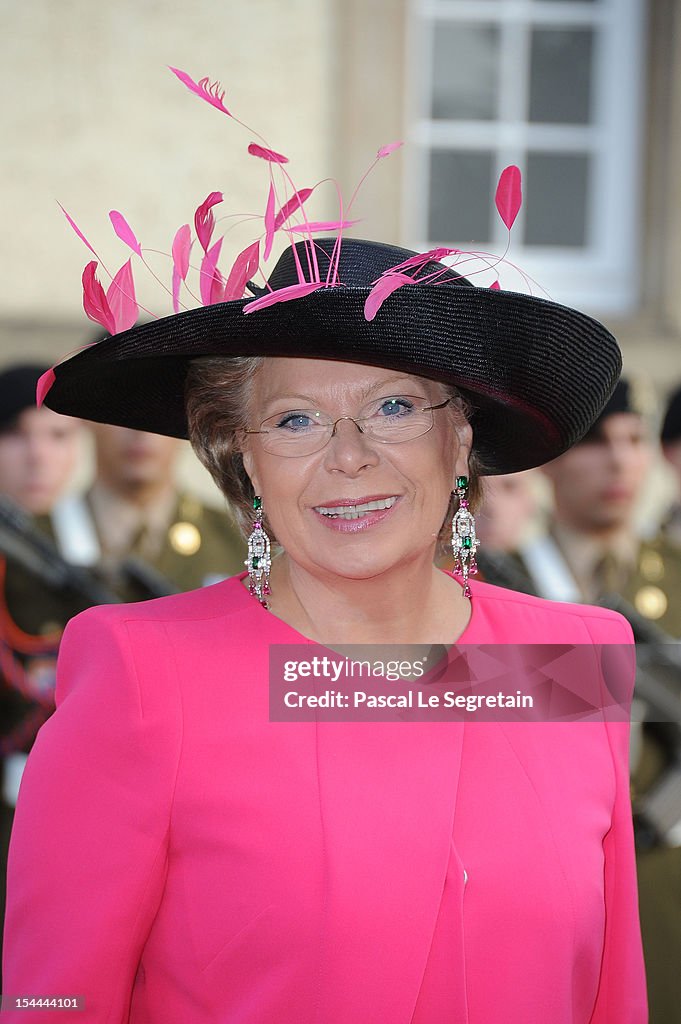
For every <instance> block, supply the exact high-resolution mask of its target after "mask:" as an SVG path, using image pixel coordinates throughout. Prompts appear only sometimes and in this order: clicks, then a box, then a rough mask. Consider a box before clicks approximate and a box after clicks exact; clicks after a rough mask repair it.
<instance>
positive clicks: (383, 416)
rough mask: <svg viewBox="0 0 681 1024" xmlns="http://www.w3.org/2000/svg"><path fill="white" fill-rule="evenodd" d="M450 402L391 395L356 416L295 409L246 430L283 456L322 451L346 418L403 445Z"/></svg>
mask: <svg viewBox="0 0 681 1024" xmlns="http://www.w3.org/2000/svg"><path fill="white" fill-rule="evenodd" d="M450 401H451V399H449V398H446V399H445V401H444V402H440V404H439V405H428V403H427V401H426V400H425V399H423V398H417V397H415V396H414V395H391V396H390V397H389V398H380V399H378V400H377V401H375V402H372V403H371V404H370V405H368V406H366V407H365V408H364V409H363V410H362V412H361V414H360V415H359V416H357V417H354V416H340V417H339V418H338V419H337V420H333V419H332V418H331V417H330V416H329V415H328V414H327V413H325V412H322V411H321V410H319V409H317V410H313V409H292V410H290V411H288V412H280V413H277V414H276V415H274V416H268V417H267V419H265V420H263V421H262V423H261V424H260V429H259V430H244V433H246V434H259V435H260V443H261V444H262V447H263V449H264V450H265V451H266V452H269V453H270V455H280V456H282V457H283V458H298V457H299V456H302V455H314V453H315V452H319V451H321V450H322V448H324V446H325V445H327V444H328V443H329V441H330V440H331V438H332V437H333V436H334V434H335V433H336V428H337V426H338V424H339V423H341V422H342V421H343V420H350V421H351V422H352V423H354V424H355V426H356V427H357V429H358V430H359V432H360V434H365V435H366V436H367V437H370V438H371V439H372V440H373V441H378V442H379V443H380V444H401V443H402V441H413V440H414V438H417V437H421V436H422V435H423V434H427V433H428V431H429V430H431V429H432V427H433V410H435V409H444V407H445V406H446V405H448V404H449V402H450Z"/></svg>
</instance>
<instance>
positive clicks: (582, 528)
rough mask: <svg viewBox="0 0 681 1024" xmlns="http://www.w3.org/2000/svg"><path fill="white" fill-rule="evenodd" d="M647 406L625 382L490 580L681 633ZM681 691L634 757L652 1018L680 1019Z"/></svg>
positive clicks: (551, 471) (677, 566) (675, 562)
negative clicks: (656, 507) (542, 513)
mask: <svg viewBox="0 0 681 1024" xmlns="http://www.w3.org/2000/svg"><path fill="white" fill-rule="evenodd" d="M647 412H648V410H647V409H646V407H645V402H644V400H642V397H641V395H640V394H639V391H638V390H637V387H636V386H635V384H634V383H633V382H630V381H627V380H621V381H620V382H619V384H618V385H617V388H616V390H615V392H614V394H613V395H612V397H611V399H610V401H609V403H608V404H607V405H606V407H605V409H604V411H603V413H602V415H601V417H600V418H599V420H598V421H597V422H596V423H595V424H594V426H593V427H592V429H591V430H590V431H589V433H588V434H587V435H586V437H585V438H584V439H583V440H582V441H581V442H580V443H579V444H577V445H575V447H574V448H572V449H571V450H570V451H568V452H566V453H565V454H564V455H562V456H560V457H559V458H558V459H555V460H554V461H553V462H552V463H549V465H548V466H545V467H543V468H542V472H544V473H546V475H547V476H548V477H549V479H550V481H551V483H552V485H553V492H554V499H555V501H554V512H553V516H552V519H551V522H550V524H549V529H548V531H547V533H546V535H545V536H542V537H538V538H535V539H533V540H532V541H530V542H528V543H526V544H524V545H522V546H521V547H520V548H519V550H518V551H517V552H516V553H515V556H508V555H504V554H503V553H498V552H497V553H491V554H488V555H487V556H486V555H485V553H484V552H483V551H482V549H481V551H480V553H479V561H480V565H481V568H482V571H483V573H484V574H485V578H486V579H487V580H488V581H489V582H491V583H498V584H502V585H506V586H510V587H511V588H512V589H518V590H524V591H526V592H528V593H535V594H538V595H540V596H542V597H548V598H552V599H554V600H562V601H582V602H587V603H598V602H599V601H601V600H606V599H607V598H608V596H613V595H619V596H620V597H622V598H624V600H625V601H626V603H627V605H628V606H629V607H630V608H632V609H633V612H631V618H632V620H634V619H635V620H636V621H637V622H638V623H639V625H640V628H641V629H643V631H644V632H645V623H646V622H647V623H650V624H651V625H652V627H657V628H659V629H660V630H662V631H663V633H661V634H659V635H660V636H664V635H666V637H673V638H679V637H681V547H678V546H677V545H676V544H674V543H673V542H672V541H671V540H670V539H669V538H668V537H667V536H666V535H665V534H663V533H660V534H659V535H658V536H656V537H653V538H652V539H641V538H640V537H638V536H637V535H636V532H635V529H634V523H633V517H634V512H635V507H636V504H637V502H638V500H639V499H640V497H641V493H642V489H643V488H644V487H645V485H646V479H647V476H648V471H649V469H650V466H651V462H652V458H653V455H654V446H653V441H652V436H651V432H650V428H649V425H648V417H647ZM507 569H508V572H506V570H507ZM620 610H621V611H624V613H625V614H626V613H627V612H626V609H625V607H620ZM632 624H633V625H634V631H635V633H636V632H637V630H636V624H635V623H634V622H632ZM650 632H651V634H654V635H658V634H657V630H656V629H655V628H653V629H651V630H650ZM677 676H678V673H677ZM679 694H680V691H679V690H677V692H676V704H677V705H678V711H677V716H676V717H677V720H676V721H671V720H666V721H650V722H649V723H647V724H646V725H645V726H644V728H643V733H642V736H641V735H639V739H638V744H637V747H638V749H637V751H636V754H635V757H634V758H633V765H632V767H633V775H632V796H633V800H634V812H635V819H636V823H637V826H638V827H637V853H638V872H639V902H640V912H641V926H642V932H643V942H644V951H645V956H646V970H647V975H648V986H649V1001H650V1020H651V1024H671V1022H672V1021H677V1020H678V1019H679V1007H681V971H679V963H681V772H679V763H680V754H681V743H680V738H681V730H680V728H679V721H681V699H679ZM652 717H653V718H660V717H661V716H660V715H659V713H654V712H653V714H652ZM632 732H633V734H634V735H636V732H635V730H633V731H632ZM655 793H664V799H665V803H666V807H665V811H666V815H667V817H668V819H669V821H671V820H672V819H676V816H677V815H676V811H677V810H678V822H677V823H675V827H673V828H669V829H668V831H665V833H664V834H662V830H661V829H660V828H658V827H657V826H656V825H655V824H654V823H653V822H652V820H650V818H649V814H650V810H649V809H650V808H651V807H652V803H651V797H652V796H653V794H655ZM674 808H675V809H676V810H674ZM668 823H669V822H668Z"/></svg>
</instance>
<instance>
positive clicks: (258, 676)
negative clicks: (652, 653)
mask: <svg viewBox="0 0 681 1024" xmlns="http://www.w3.org/2000/svg"><path fill="white" fill-rule="evenodd" d="M630 639H631V637H630V632H629V628H628V626H627V624H626V623H625V622H624V620H623V619H621V618H620V617H619V616H617V615H615V614H614V613H611V612H608V611H603V610H601V609H597V608H587V607H582V606H576V605H561V604H554V603H551V602H547V601H542V600H539V599H537V598H533V597H527V596H524V595H520V594H516V593H512V592H509V591H505V590H501V589H499V588H496V587H491V586H488V585H486V584H481V583H478V584H473V617H472V620H471V623H470V625H469V627H468V628H467V630H466V632H465V634H464V636H463V637H462V638H461V642H466V643H507V642H508V643H513V642H526V643H536V642H543V643H552V642H561V643H569V644H578V643H590V642H592V641H593V642H599V643H629V642H630ZM271 643H305V640H304V639H303V638H302V637H301V636H300V635H299V634H298V633H296V632H295V631H294V630H292V629H291V628H290V627H288V626H287V625H285V624H284V623H282V622H281V621H280V620H278V619H276V618H275V617H274V616H272V615H271V614H270V613H269V612H266V611H265V610H264V609H262V608H261V607H260V605H259V604H258V603H257V602H256V601H255V600H254V599H253V598H252V597H250V595H249V594H248V593H247V592H246V590H245V588H244V587H242V586H241V584H240V582H239V580H238V579H237V578H236V577H235V578H233V579H231V580H227V581H225V582H224V583H219V584H217V585H216V586H213V587H208V588H206V589H204V590H199V591H194V592H191V593H188V594H181V595H177V596H173V597H169V598H162V599H160V600H156V601H150V602H147V603H145V604H136V605H128V606H106V607H100V608H92V609H90V610H89V611H86V612H84V613H83V614H81V615H78V616H77V617H76V618H75V619H73V620H72V621H71V622H70V624H69V625H68V627H67V630H66V633H65V636H64V640H63V643H62V648H61V653H60V662H59V681H58V710H57V712H56V713H55V715H54V716H53V717H52V719H51V720H50V721H49V722H48V723H47V724H46V725H45V726H44V727H43V729H42V730H41V732H40V735H39V737H38V742H37V744H36V746H35V748H34V750H33V753H32V754H31V757H30V758H29V764H28V767H27V772H26V775H25V777H24V782H23V785H22V791H21V794H20V798H19V807H18V810H17V817H16V824H15V830H14V834H13V839H12V848H11V851H10V884H9V904H8V914H7V924H6V934H5V950H6V954H5V985H4V990H5V993H6V994H7V995H9V996H15V997H16V996H22V995H36V996H72V995H79V996H84V998H85V1003H86V1007H85V1012H84V1013H77V1014H70V1013H68V1012H65V1011H52V1012H47V1013H45V1012H42V1011H32V1012H31V1013H30V1019H31V1020H32V1021H41V1020H44V1019H49V1020H55V1021H56V1020H64V1019H65V1020H71V1019H73V1020H74V1021H76V1020H77V1021H79V1022H82V1024H86V1022H87V1024H90V1022H93V1024H94V1022H96V1024H104V1022H107V1024H122V1022H126V1021H129V1022H131V1024H409V1022H410V1021H412V1019H414V1020H418V1021H419V1024H422V1022H425V1021H427V1022H428V1024H440V1022H442V1024H444V1022H445V1021H446V1022H448V1024H464V1022H466V1024H642V1022H644V1021H645V1020H646V1019H647V1017H646V1010H645V1001H646V1000H645V985H644V976H643V963H642V955H641V946H640V937H639V928H638V920H637V903H636V889H635V873H634V860H633V844H632V835H631V831H632V830H631V813H630V805H629V799H628V779H627V728H626V726H625V725H622V724H614V723H609V724H608V723H602V722H601V723H588V724H586V723H580V724H565V723H560V724H555V723H551V724H546V723H544V724H536V723H535V724H527V723H526V724H523V723H505V724H504V723H496V722H495V723H487V724H483V723H478V725H477V726H476V725H470V724H468V723H466V724H463V723H454V722H450V723H428V722H411V723H396V722H376V723H371V724H367V723H349V722H344V723H338V722H326V723H316V724H315V723H314V722H296V723H271V722H270V721H269V720H268V683H267V680H268V646H269V644H271ZM445 893H446V896H447V906H448V908H449V909H448V912H447V913H448V917H447V921H446V922H445V924H446V929H445V933H443V932H442V930H441V925H442V917H440V919H439V920H440V924H439V925H438V927H437V928H436V925H437V924H438V913H439V911H440V908H441V907H442V906H444V905H445V904H444V903H443V899H444V894H445ZM434 932H436V933H437V934H438V935H439V939H438V940H437V941H438V943H439V944H440V945H439V947H437V948H431V947H432V946H433V936H434ZM443 935H444V938H443ZM443 943H444V945H443ZM437 957H441V958H442V963H441V965H440V966H438V964H437V962H436V958H437ZM438 972H440V973H441V972H445V973H446V975H447V979H448V980H447V985H446V986H445V988H446V989H447V992H448V995H447V1003H446V1005H443V1003H442V1000H441V998H440V994H439V980H438V978H439V973H438ZM424 976H426V979H427V980H426V982H424ZM26 1020H28V1017H27V1016H26V1012H25V1011H19V1012H17V1013H13V1012H11V1011H7V1012H6V1013H4V1014H3V1015H2V1021H3V1022H7V1024H9V1022H10V1021H11V1022H16V1024H21V1022H25V1021H26Z"/></svg>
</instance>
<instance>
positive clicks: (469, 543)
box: [461, 537, 473, 548]
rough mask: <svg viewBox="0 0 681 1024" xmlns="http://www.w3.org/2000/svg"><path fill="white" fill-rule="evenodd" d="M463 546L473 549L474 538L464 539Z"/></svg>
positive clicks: (462, 540)
mask: <svg viewBox="0 0 681 1024" xmlns="http://www.w3.org/2000/svg"><path fill="white" fill-rule="evenodd" d="M461 546H462V547H464V548H472V547H473V539H472V537H462V538H461Z"/></svg>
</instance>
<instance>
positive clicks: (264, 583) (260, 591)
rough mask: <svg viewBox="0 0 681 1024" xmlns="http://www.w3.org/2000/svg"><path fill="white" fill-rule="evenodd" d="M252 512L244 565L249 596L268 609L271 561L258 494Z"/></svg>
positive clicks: (260, 499)
mask: <svg viewBox="0 0 681 1024" xmlns="http://www.w3.org/2000/svg"><path fill="white" fill-rule="evenodd" d="M253 511H254V512H255V520H254V521H253V529H252V530H251V535H250V537H249V538H248V558H247V559H246V561H245V562H244V565H245V566H246V568H247V569H248V581H249V583H250V591H251V594H253V596H254V597H257V599H258V601H260V604H261V605H262V606H263V608H268V607H269V605H268V603H267V600H266V598H267V595H268V594H271V593H272V591H271V590H270V568H271V566H272V559H271V558H270V538H269V537H268V536H267V534H266V533H265V530H264V529H263V525H262V515H263V512H262V498H261V497H260V495H258V494H256V495H255V497H254V498H253Z"/></svg>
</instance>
